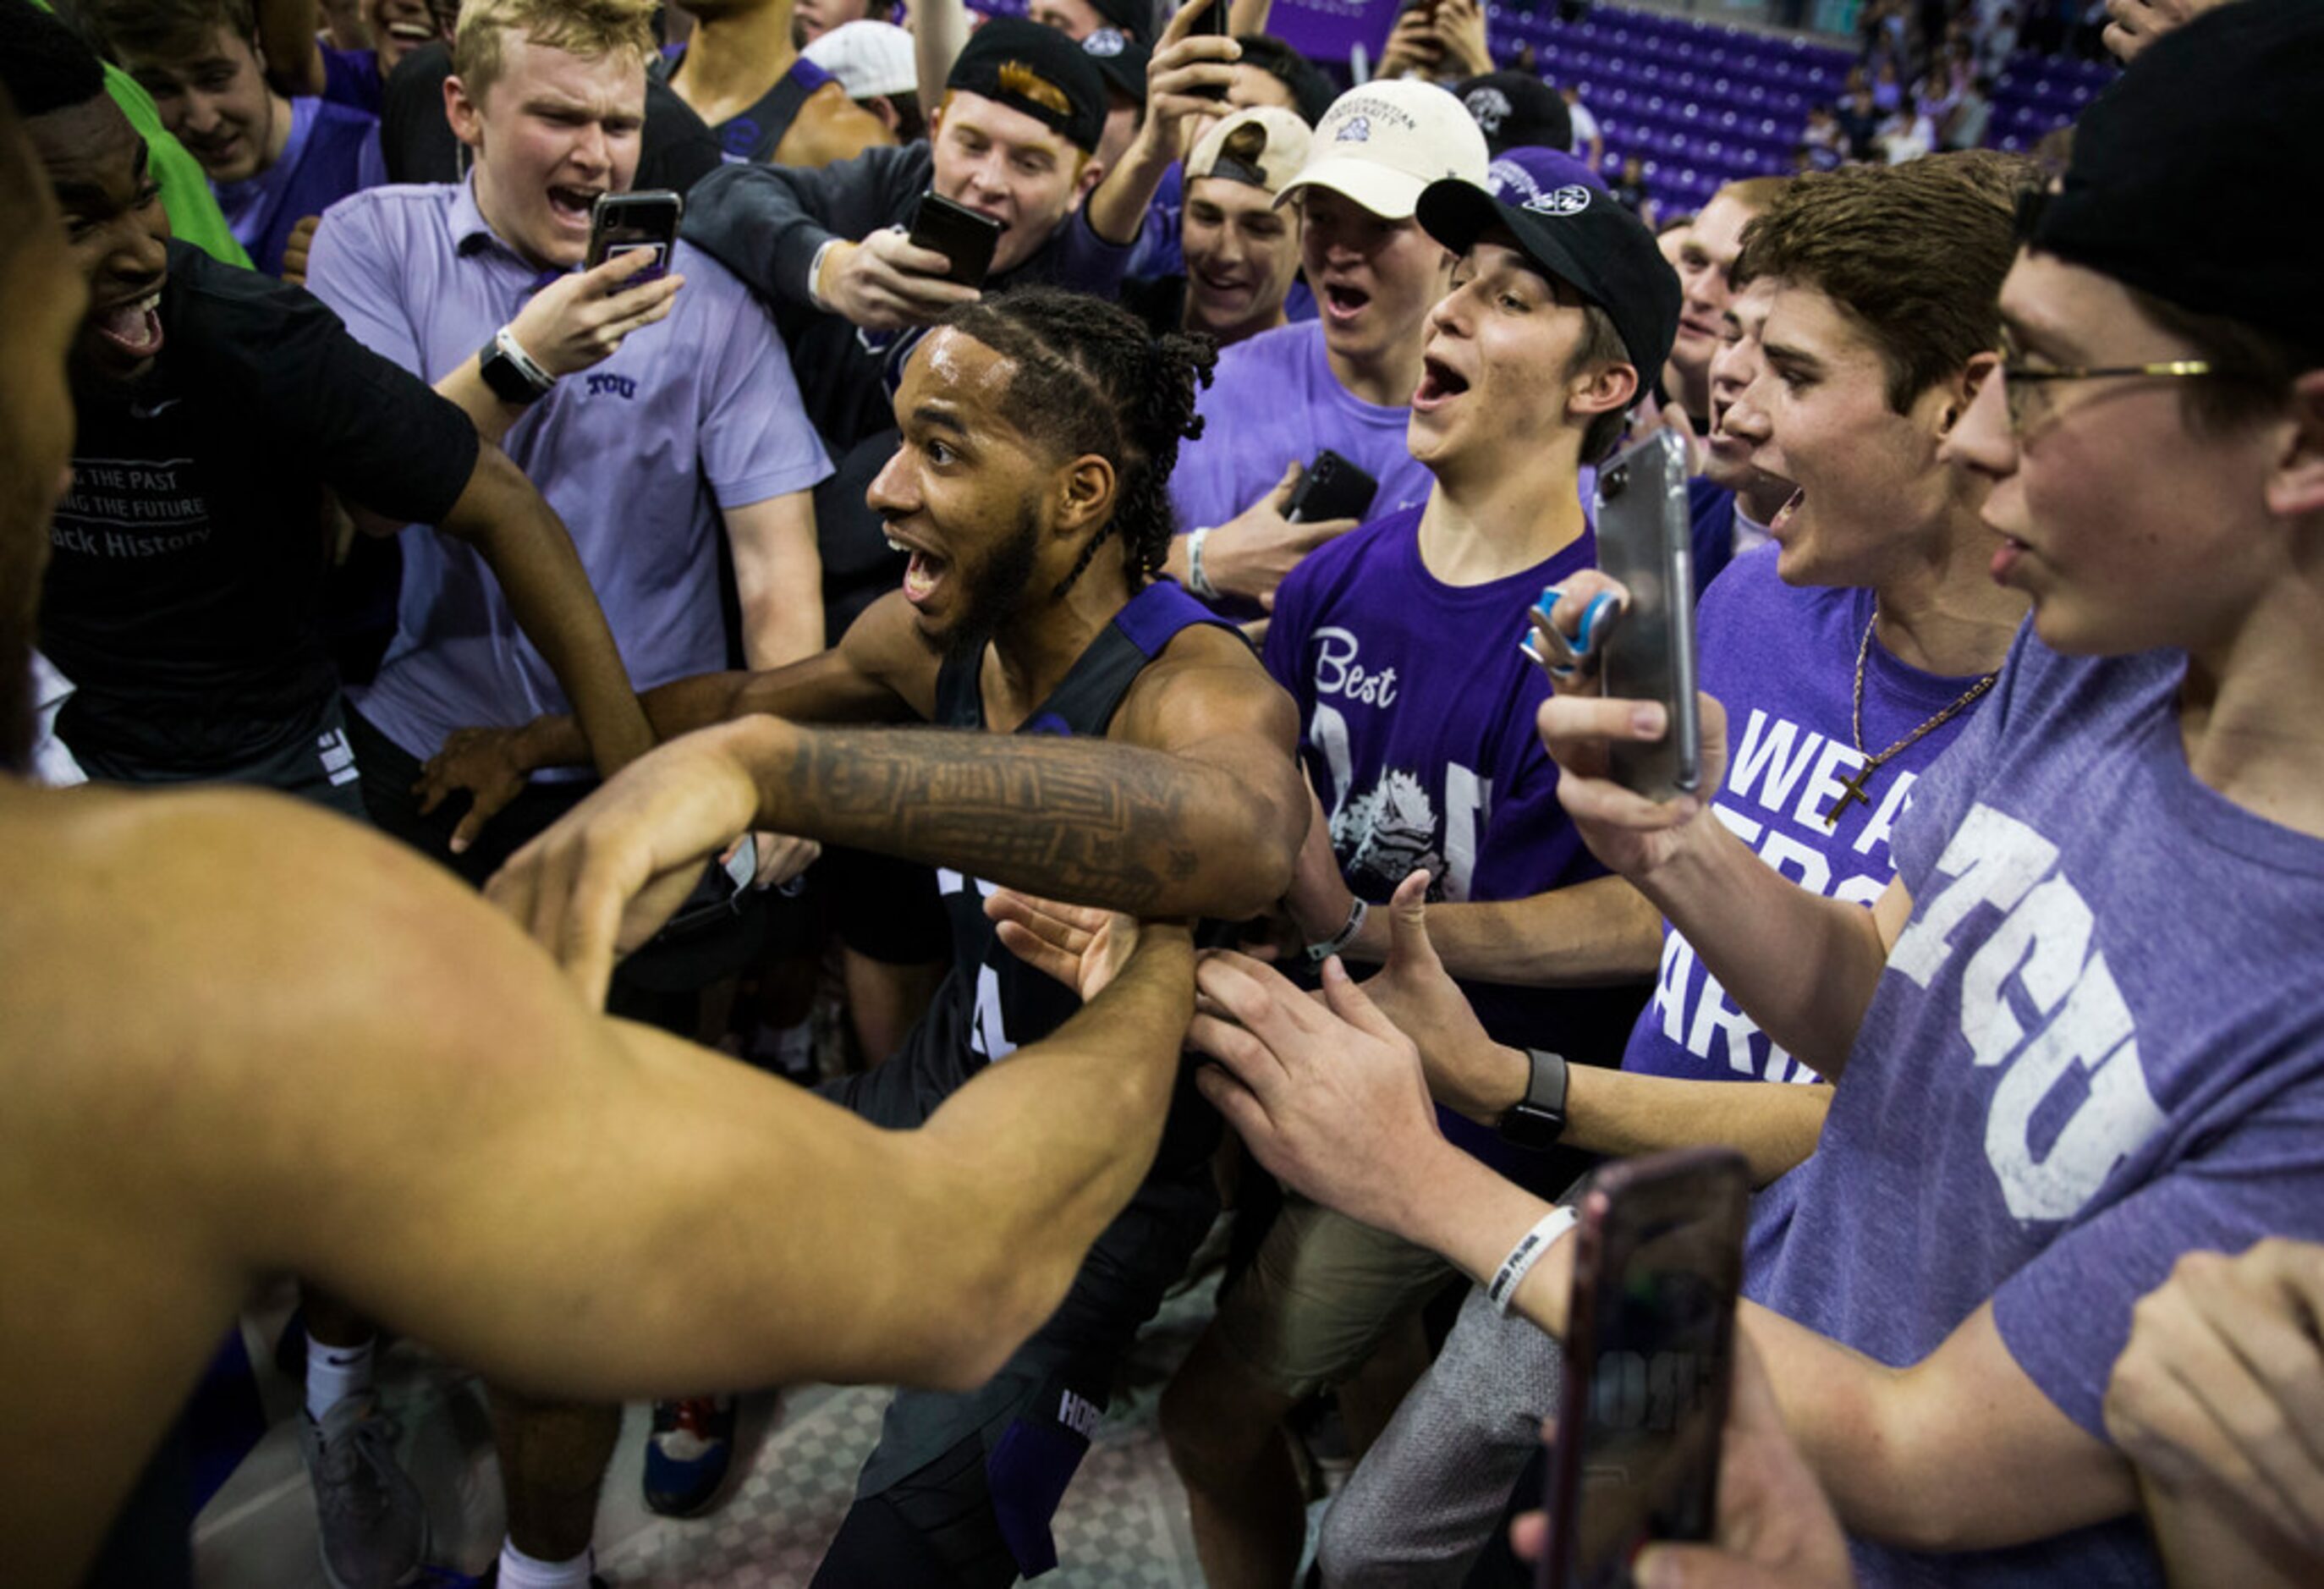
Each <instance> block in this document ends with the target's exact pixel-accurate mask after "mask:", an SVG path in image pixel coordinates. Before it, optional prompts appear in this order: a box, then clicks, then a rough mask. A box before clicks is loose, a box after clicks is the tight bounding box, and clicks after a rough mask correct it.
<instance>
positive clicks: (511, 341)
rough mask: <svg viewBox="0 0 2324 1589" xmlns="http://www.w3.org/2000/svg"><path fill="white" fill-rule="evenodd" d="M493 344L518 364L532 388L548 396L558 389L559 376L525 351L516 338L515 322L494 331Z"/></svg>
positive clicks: (519, 371)
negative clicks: (542, 366) (543, 367)
mask: <svg viewBox="0 0 2324 1589" xmlns="http://www.w3.org/2000/svg"><path fill="white" fill-rule="evenodd" d="M493 346H495V347H497V348H499V349H500V350H501V353H502V356H503V357H505V358H506V359H507V360H508V362H509V363H511V364H512V365H515V366H516V371H517V374H520V375H522V376H523V377H524V378H525V379H526V380H527V381H529V382H530V383H532V389H533V390H534V391H535V392H538V393H540V394H541V395H542V396H543V397H546V396H548V395H549V393H551V392H553V391H555V390H556V389H557V377H556V376H554V375H552V374H549V372H548V371H547V370H544V369H542V368H541V367H540V365H539V362H538V361H537V360H535V359H534V358H533V356H532V355H530V353H527V352H526V351H525V348H524V344H523V343H521V342H519V341H518V340H517V339H516V327H515V325H514V323H513V322H512V323H511V324H509V325H505V326H503V327H502V328H500V329H499V330H497V331H495V332H493Z"/></svg>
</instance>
